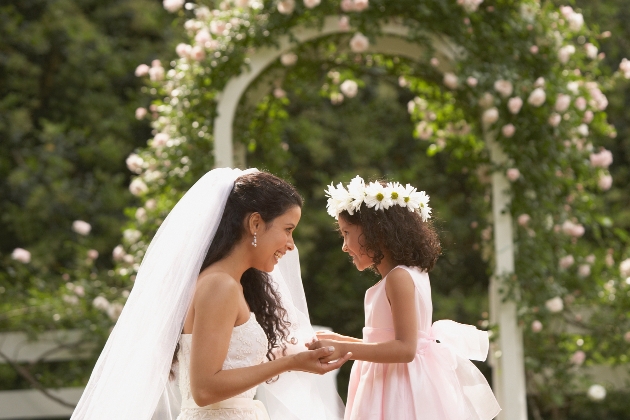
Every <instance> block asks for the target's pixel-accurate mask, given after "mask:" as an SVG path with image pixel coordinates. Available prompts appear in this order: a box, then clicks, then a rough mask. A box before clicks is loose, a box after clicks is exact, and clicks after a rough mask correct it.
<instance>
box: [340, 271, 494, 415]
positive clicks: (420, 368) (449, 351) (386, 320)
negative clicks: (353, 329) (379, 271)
mask: <svg viewBox="0 0 630 420" xmlns="http://www.w3.org/2000/svg"><path fill="white" fill-rule="evenodd" d="M398 267H399V268H403V269H405V270H407V271H408V272H409V274H411V277H412V278H413V281H414V283H415V286H416V314H417V317H418V328H419V330H418V348H417V350H416V356H415V358H414V359H413V360H412V361H411V362H409V363H372V362H364V361H360V360H357V361H355V362H354V366H353V367H352V373H351V374H350V384H349V387H348V402H347V405H346V412H345V416H344V420H394V419H396V420H412V419H418V420H490V419H492V418H494V417H495V416H496V415H497V414H498V413H499V411H500V410H501V408H500V407H499V404H498V403H497V400H496V399H495V397H494V394H493V393H492V389H491V388H490V386H489V385H488V382H487V381H486V379H485V377H484V376H483V375H482V374H481V372H480V371H479V369H477V367H476V366H475V365H474V364H473V363H472V362H471V361H470V360H469V359H473V360H485V358H486V355H487V353H488V334H487V333H486V332H485V331H480V330H478V329H476V328H475V327H473V326H472V325H464V324H458V323H456V322H454V321H450V320H444V321H437V322H436V323H435V324H433V325H432V324H431V316H432V312H433V305H432V304H431V285H430V283H429V275H428V274H427V273H425V272H423V271H421V270H420V269H419V268H416V267H407V266H398ZM386 281H387V276H385V278H383V280H382V281H381V282H379V283H377V284H376V285H374V286H373V287H371V288H369V289H368V290H367V292H366V293H365V328H364V329H363V341H364V342H365V343H379V342H383V341H389V340H393V339H394V324H393V319H392V313H391V308H390V305H389V301H388V299H387V296H386V294H385V282H386Z"/></svg>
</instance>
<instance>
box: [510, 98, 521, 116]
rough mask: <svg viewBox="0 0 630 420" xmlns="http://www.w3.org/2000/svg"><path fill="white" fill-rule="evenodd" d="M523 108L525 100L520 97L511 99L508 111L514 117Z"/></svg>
mask: <svg viewBox="0 0 630 420" xmlns="http://www.w3.org/2000/svg"><path fill="white" fill-rule="evenodd" d="M522 106H523V100H522V99H521V98H519V97H518V96H517V97H515V98H510V100H509V101H508V109H509V110H510V112H511V113H512V114H514V115H516V114H518V113H519V111H520V110H521V107H522Z"/></svg>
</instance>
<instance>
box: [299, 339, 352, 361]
mask: <svg viewBox="0 0 630 420" xmlns="http://www.w3.org/2000/svg"><path fill="white" fill-rule="evenodd" d="M331 334H335V333H331ZM317 338H319V340H313V341H311V342H310V343H309V344H307V345H306V346H307V347H308V349H309V350H316V351H318V350H320V349H333V350H332V351H329V352H328V354H325V355H324V356H323V357H322V358H320V359H319V361H320V362H321V363H322V364H324V365H331V364H336V363H337V362H338V361H339V360H342V359H345V360H344V363H345V362H346V361H347V360H348V359H350V357H352V353H350V352H346V351H345V350H344V347H345V346H344V345H343V342H341V341H335V340H329V339H321V338H320V335H319V333H318V334H317ZM346 357H347V358H346ZM335 360H336V361H337V362H333V361H335ZM331 362H332V363H331ZM342 364H343V363H342ZM340 366H341V365H340Z"/></svg>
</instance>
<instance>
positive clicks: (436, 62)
mask: <svg viewBox="0 0 630 420" xmlns="http://www.w3.org/2000/svg"><path fill="white" fill-rule="evenodd" d="M429 62H430V63H431V65H432V66H433V67H437V66H439V65H440V60H438V59H437V58H436V57H432V58H431V60H430V61H429Z"/></svg>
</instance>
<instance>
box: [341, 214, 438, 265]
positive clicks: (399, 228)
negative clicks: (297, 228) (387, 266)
mask: <svg viewBox="0 0 630 420" xmlns="http://www.w3.org/2000/svg"><path fill="white" fill-rule="evenodd" d="M339 217H340V218H343V219H344V220H345V221H346V222H348V223H350V224H351V225H357V226H361V228H362V230H363V233H362V235H361V237H360V238H359V243H360V244H361V246H362V247H363V248H364V249H365V251H366V253H367V255H369V256H370V258H372V262H373V263H374V265H373V266H372V267H371V268H372V269H373V270H376V266H377V265H379V264H380V262H381V261H382V259H383V258H384V257H385V255H384V253H383V250H386V251H387V252H388V253H389V254H390V255H391V257H392V259H393V262H394V263H395V264H396V265H406V266H409V267H420V268H422V269H424V270H426V271H427V272H429V271H431V270H432V269H433V266H434V265H435V263H436V261H437V259H438V257H439V256H440V254H441V253H442V247H441V246H440V238H439V236H438V234H437V231H436V229H435V227H434V226H433V223H432V222H431V221H430V220H429V221H426V222H423V221H422V216H421V215H420V212H419V211H415V212H413V213H412V212H410V211H409V210H407V209H406V208H403V207H400V206H397V205H394V206H391V207H390V208H388V209H386V210H375V209H373V208H368V207H367V206H366V205H365V203H363V204H362V205H361V208H360V210H359V211H357V212H355V213H354V214H352V215H351V214H350V213H348V212H347V211H342V212H341V213H340V214H339Z"/></svg>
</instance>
